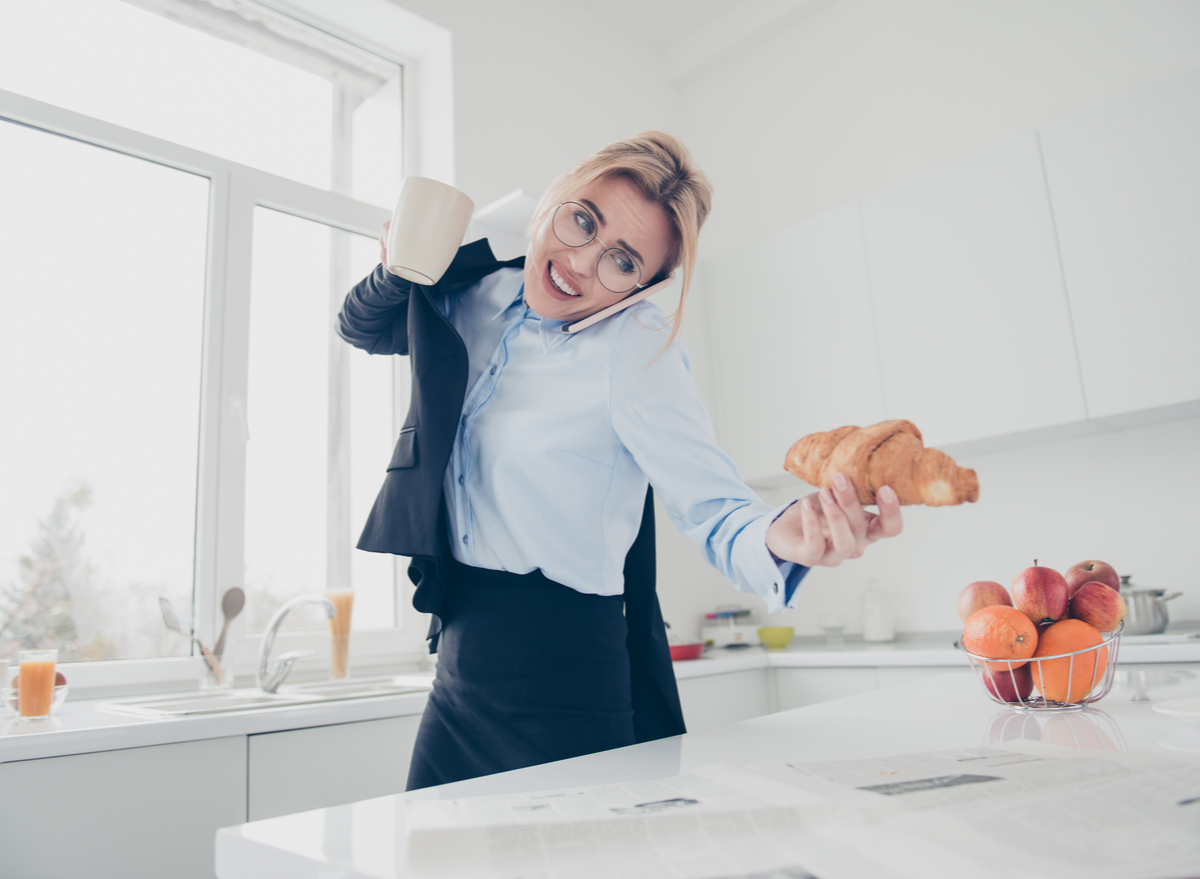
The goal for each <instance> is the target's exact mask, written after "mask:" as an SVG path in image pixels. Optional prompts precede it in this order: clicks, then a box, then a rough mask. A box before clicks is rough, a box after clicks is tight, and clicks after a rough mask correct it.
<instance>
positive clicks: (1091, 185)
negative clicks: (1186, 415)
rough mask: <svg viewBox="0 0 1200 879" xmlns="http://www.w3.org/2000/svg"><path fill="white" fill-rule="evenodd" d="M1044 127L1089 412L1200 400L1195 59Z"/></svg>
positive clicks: (1198, 77)
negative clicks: (1191, 65)
mask: <svg viewBox="0 0 1200 879" xmlns="http://www.w3.org/2000/svg"><path fill="white" fill-rule="evenodd" d="M1041 138H1042V148H1043V152H1044V154H1045V163H1046V176H1047V181H1048V185H1049V189H1050V198H1051V201H1052V203H1053V205H1054V219H1055V224H1056V226H1057V228H1058V238H1059V244H1060V247H1061V249H1062V264H1063V271H1064V274H1065V276H1066V286H1067V293H1068V295H1069V297H1070V301H1071V314H1072V317H1073V319H1074V322H1075V337H1076V341H1077V344H1078V347H1079V360H1080V364H1081V366H1082V369H1083V383H1084V390H1085V392H1086V395H1087V403H1088V411H1089V414H1090V415H1091V417H1092V418H1103V417H1105V416H1111V415H1117V414H1122V413H1126V412H1133V411H1137V410H1142V409H1149V408H1155V407H1161V406H1169V405H1173V404H1178V403H1184V402H1189V401H1193V400H1200V345H1197V344H1196V337H1197V332H1198V331H1200V246H1197V242H1200V71H1193V72H1191V73H1189V74H1187V75H1185V76H1182V77H1178V78H1176V79H1174V80H1172V81H1170V82H1168V83H1166V84H1163V85H1159V86H1156V87H1154V88H1151V89H1146V90H1143V91H1140V92H1138V93H1136V94H1134V95H1131V96H1129V97H1126V98H1124V99H1122V100H1119V101H1117V102H1114V103H1110V104H1106V105H1104V106H1102V107H1099V108H1096V109H1094V110H1092V111H1089V112H1086V113H1080V114H1077V115H1074V116H1071V117H1069V118H1067V119H1063V120H1061V121H1059V122H1056V123H1054V124H1052V125H1047V126H1046V127H1045V128H1043V129H1042V130H1041Z"/></svg>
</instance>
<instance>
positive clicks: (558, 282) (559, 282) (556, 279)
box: [550, 264, 580, 296]
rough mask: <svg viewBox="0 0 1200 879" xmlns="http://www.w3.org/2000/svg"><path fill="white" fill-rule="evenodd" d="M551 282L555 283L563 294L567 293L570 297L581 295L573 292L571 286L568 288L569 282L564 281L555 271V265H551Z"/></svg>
mask: <svg viewBox="0 0 1200 879" xmlns="http://www.w3.org/2000/svg"><path fill="white" fill-rule="evenodd" d="M550 280H551V281H553V282H554V286H555V287H557V288H558V289H559V290H561V291H562V292H564V293H566V294H567V295H568V296H579V295H580V294H579V293H576V292H575V291H574V290H572V289H571V288H570V287H569V286H567V282H566V281H564V280H563V279H562V278H561V277H560V276H559V274H558V272H556V271H555V270H554V265H553V264H551V266H550Z"/></svg>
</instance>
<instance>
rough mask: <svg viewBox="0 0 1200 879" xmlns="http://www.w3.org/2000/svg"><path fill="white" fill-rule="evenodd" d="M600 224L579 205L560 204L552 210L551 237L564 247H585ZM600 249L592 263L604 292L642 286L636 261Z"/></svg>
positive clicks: (616, 249) (611, 249)
mask: <svg viewBox="0 0 1200 879" xmlns="http://www.w3.org/2000/svg"><path fill="white" fill-rule="evenodd" d="M599 227H600V224H599V223H598V222H597V221H596V217H595V216H594V215H593V214H592V212H591V211H589V210H588V209H587V208H585V207H584V206H583V205H581V204H578V203H577V202H573V201H564V202H563V203H562V204H560V205H559V206H558V207H556V208H555V209H554V217H553V218H552V219H551V228H552V229H553V230H554V237H555V238H557V239H558V240H559V241H561V242H562V243H563V244H565V245H567V247H587V246H588V245H589V244H591V243H592V242H593V241H600V239H599V238H597V237H596V230H597V229H598V228H599ZM600 243H601V244H602V245H604V250H603V251H602V252H601V254H600V256H599V257H598V258H597V259H596V278H597V280H599V281H600V283H601V284H603V285H604V287H605V289H606V290H609V291H610V292H613V293H629V292H631V291H633V290H636V289H637V288H639V287H645V286H646V285H645V284H643V283H641V281H642V271H641V269H639V268H638V264H637V261H636V260H634V258H633V257H632V256H631V255H630V254H629V252H628V251H626V250H623V249H621V248H620V247H609V246H608V245H607V244H604V242H603V241H600Z"/></svg>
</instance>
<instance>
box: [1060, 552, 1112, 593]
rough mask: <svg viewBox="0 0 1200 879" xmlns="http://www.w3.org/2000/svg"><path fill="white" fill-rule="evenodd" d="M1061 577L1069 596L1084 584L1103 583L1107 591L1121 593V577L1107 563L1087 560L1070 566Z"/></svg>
mask: <svg viewBox="0 0 1200 879" xmlns="http://www.w3.org/2000/svg"><path fill="white" fill-rule="evenodd" d="M1063 577H1064V578H1065V579H1066V581H1067V589H1068V590H1069V591H1070V594H1071V595H1074V594H1075V593H1076V592H1078V591H1079V587H1080V586H1082V585H1083V584H1084V583H1103V584H1104V585H1105V586H1107V587H1108V588H1109V589H1114V590H1116V591H1118V592H1119V591H1121V577H1120V575H1118V574H1117V571H1116V569H1115V568H1114V567H1113V566H1112V565H1110V564H1108V563H1107V562H1100V561H1096V559H1088V560H1087V561H1086V562H1080V563H1079V564H1077V565H1071V567H1069V568H1067V573H1066V574H1064V575H1063Z"/></svg>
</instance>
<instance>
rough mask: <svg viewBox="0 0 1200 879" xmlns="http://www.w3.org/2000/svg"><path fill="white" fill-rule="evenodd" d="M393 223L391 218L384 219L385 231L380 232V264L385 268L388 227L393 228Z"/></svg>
mask: <svg viewBox="0 0 1200 879" xmlns="http://www.w3.org/2000/svg"><path fill="white" fill-rule="evenodd" d="M391 225H392V221H391V220H384V222H383V232H382V233H380V235H379V262H380V264H381V265H382V266H383V267H384V268H385V269H386V268H387V237H388V229H389V228H391Z"/></svg>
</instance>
